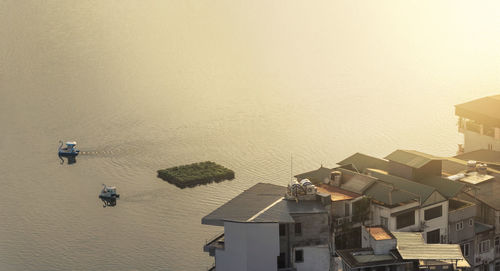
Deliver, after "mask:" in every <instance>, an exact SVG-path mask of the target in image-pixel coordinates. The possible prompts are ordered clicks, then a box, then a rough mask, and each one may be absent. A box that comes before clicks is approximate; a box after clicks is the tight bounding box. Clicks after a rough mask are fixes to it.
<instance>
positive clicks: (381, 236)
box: [366, 227, 393, 241]
mask: <svg viewBox="0 0 500 271" xmlns="http://www.w3.org/2000/svg"><path fill="white" fill-rule="evenodd" d="M366 230H367V231H368V233H370V235H371V237H372V238H373V239H375V240H377V241H379V240H389V239H393V237H392V236H391V234H390V233H389V232H387V231H386V230H385V229H384V228H382V227H366Z"/></svg>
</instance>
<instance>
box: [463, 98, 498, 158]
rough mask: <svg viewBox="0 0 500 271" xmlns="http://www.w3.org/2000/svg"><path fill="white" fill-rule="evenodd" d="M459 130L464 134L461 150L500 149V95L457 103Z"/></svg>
mask: <svg viewBox="0 0 500 271" xmlns="http://www.w3.org/2000/svg"><path fill="white" fill-rule="evenodd" d="M455 115H457V116H458V117H459V119H458V131H459V132H460V133H463V135H464V143H463V145H461V146H460V147H459V152H460V153H463V152H466V153H467V152H472V151H476V150H495V151H499V150H500V95H495V96H489V97H484V98H480V99H476V100H473V101H469V102H466V103H463V104H459V105H455Z"/></svg>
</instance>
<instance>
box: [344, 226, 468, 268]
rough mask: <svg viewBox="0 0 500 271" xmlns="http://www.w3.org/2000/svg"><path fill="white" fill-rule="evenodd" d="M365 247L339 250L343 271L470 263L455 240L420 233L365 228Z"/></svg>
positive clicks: (432, 266) (433, 266)
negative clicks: (444, 240)
mask: <svg viewBox="0 0 500 271" xmlns="http://www.w3.org/2000/svg"><path fill="white" fill-rule="evenodd" d="M362 240H363V245H362V248H358V249H345V250H338V251H337V254H338V255H339V261H340V264H339V266H340V267H341V269H342V270H344V271H354V270H360V271H361V270H373V271H379V270H380V271H390V270H393V271H413V270H422V271H425V270H429V271H430V270H436V271H437V270H448V271H451V270H461V269H466V268H469V267H470V265H469V263H468V262H467V260H466V259H465V258H464V257H463V255H462V252H461V250H460V246H459V245H456V244H427V243H426V242H425V241H424V238H423V237H422V234H421V233H415V232H391V231H388V230H387V229H386V228H385V227H383V226H369V227H364V226H363V228H362Z"/></svg>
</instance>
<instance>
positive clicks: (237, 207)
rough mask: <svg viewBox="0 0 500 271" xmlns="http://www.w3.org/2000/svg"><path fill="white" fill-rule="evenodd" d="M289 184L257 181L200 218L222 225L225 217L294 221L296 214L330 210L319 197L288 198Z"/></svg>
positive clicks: (212, 223)
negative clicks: (307, 198)
mask: <svg viewBox="0 0 500 271" xmlns="http://www.w3.org/2000/svg"><path fill="white" fill-rule="evenodd" d="M285 191H286V187H284V186H279V185H274V184H267V183H258V184H256V185H254V186H252V187H250V188H249V189H247V190H245V191H243V192H242V193H241V194H239V195H238V196H236V197H235V198H233V199H232V200H230V201H228V202H227V203H225V204H224V205H222V206H221V207H219V208H217V209H216V210H214V211H213V212H212V213H210V214H208V215H207V216H205V217H203V218H202V219H201V223H202V224H207V225H214V226H223V225H224V221H234V222H279V223H294V222H295V221H294V220H293V217H292V215H293V214H305V213H309V214H315V213H327V211H326V209H325V207H324V206H323V205H322V204H321V202H320V201H316V200H308V201H294V200H285V199H284V198H283V195H284V194H285Z"/></svg>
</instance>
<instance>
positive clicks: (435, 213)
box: [424, 205, 443, 220]
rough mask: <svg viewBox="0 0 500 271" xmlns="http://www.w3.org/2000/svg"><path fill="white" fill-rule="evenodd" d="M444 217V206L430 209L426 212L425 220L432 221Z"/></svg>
mask: <svg viewBox="0 0 500 271" xmlns="http://www.w3.org/2000/svg"><path fill="white" fill-rule="evenodd" d="M442 215H443V206H442V205H439V206H436V207H434V208H430V209H427V210H425V211H424V218H425V220H431V219H434V218H438V217H441V216H442Z"/></svg>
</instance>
